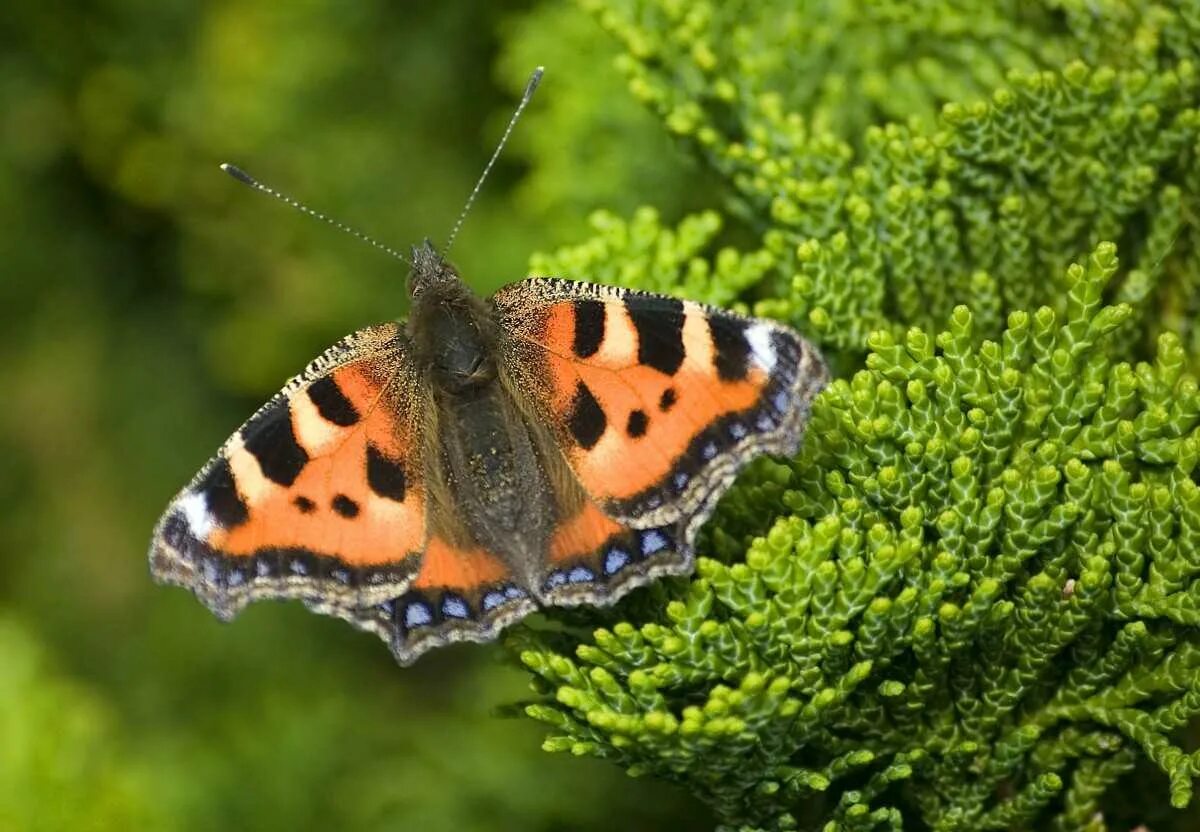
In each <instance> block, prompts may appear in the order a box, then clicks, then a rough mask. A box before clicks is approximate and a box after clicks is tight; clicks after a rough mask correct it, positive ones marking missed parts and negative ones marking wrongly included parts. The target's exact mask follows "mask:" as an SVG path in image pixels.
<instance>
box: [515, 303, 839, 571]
mask: <svg viewBox="0 0 1200 832" xmlns="http://www.w3.org/2000/svg"><path fill="white" fill-rule="evenodd" d="M493 303H494V305H495V308H496V310H497V314H498V317H499V319H500V321H501V325H502V331H503V332H504V342H503V344H502V350H503V352H504V363H505V367H506V370H507V372H508V373H509V374H510V376H511V377H512V379H513V386H514V387H515V388H516V389H517V390H519V391H520V393H521V394H522V395H524V396H525V397H527V399H528V400H529V401H530V403H531V406H532V409H533V410H534V411H535V412H536V413H538V414H540V416H541V418H542V419H544V420H545V421H546V422H547V423H548V424H550V425H552V426H553V428H554V430H555V432H556V435H557V437H558V441H559V445H560V447H561V449H562V452H563V454H564V456H565V458H566V461H567V463H568V465H569V466H570V468H571V470H572V472H573V473H574V475H575V477H576V478H577V479H578V481H579V484H580V485H581V486H582V488H583V490H584V491H585V492H586V493H587V494H588V496H589V497H590V498H591V499H592V500H593V501H594V502H595V503H596V504H597V506H598V508H599V509H600V510H601V511H602V513H603V514H604V515H605V516H607V517H609V518H612V519H614V520H617V521H620V522H621V523H623V524H625V525H628V526H629V527H631V528H633V529H668V528H670V527H672V526H673V525H678V526H679V527H680V528H679V531H678V533H677V538H678V545H679V547H680V549H681V550H685V551H686V550H687V549H688V548H689V547H690V544H691V541H692V539H693V538H694V535H695V532H696V530H697V529H698V528H699V526H700V525H701V524H702V523H703V521H704V520H705V519H707V517H708V516H709V514H711V512H712V510H713V508H714V506H715V504H716V501H717V499H718V498H719V497H720V495H721V494H722V493H723V492H724V490H725V489H726V488H727V487H728V486H729V484H730V483H731V482H732V480H733V478H734V477H735V476H736V473H737V471H738V470H739V469H740V468H741V467H742V466H743V465H744V464H745V463H747V462H748V461H749V460H750V459H751V458H753V457H754V456H756V455H758V454H761V453H775V454H791V453H794V452H795V451H796V449H797V447H798V446H799V443H800V440H801V437H802V435H803V430H804V425H805V423H806V421H807V419H808V411H809V407H810V405H811V402H812V399H813V397H814V396H815V395H816V394H817V393H818V392H819V391H820V389H821V388H822V387H823V386H824V384H825V383H826V381H827V379H828V371H827V369H826V367H825V364H824V362H823V361H822V359H821V357H820V354H819V353H818V352H817V350H816V349H815V348H814V347H813V346H812V345H811V344H809V343H808V342H807V341H805V340H804V339H803V338H801V337H800V336H799V335H797V334H796V333H795V332H793V331H792V330H790V329H788V328H787V327H784V326H781V325H779V324H775V323H773V322H770V321H764V320H758V319H753V318H746V317H743V316H740V315H736V314H734V313H731V312H727V311H724V310H721V309H716V308H714V307H709V306H705V305H702V304H698V303H693V302H689V301H682V300H678V299H676V298H670V297H664V296H659V295H652V294H647V293H641V292H634V291H628V290H624V289H619V288H614V287H609V286H600V285H593V284H586V283H575V282H571V281H566V280H557V279H531V280H527V281H524V282H521V283H517V284H513V285H511V286H508V287H506V288H504V289H502V290H501V291H500V292H498V293H497V294H496V296H495V297H494V298H493Z"/></svg>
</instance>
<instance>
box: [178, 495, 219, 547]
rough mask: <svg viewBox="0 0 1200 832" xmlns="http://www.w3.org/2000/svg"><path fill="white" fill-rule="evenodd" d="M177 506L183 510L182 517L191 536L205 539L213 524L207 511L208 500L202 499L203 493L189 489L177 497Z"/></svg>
mask: <svg viewBox="0 0 1200 832" xmlns="http://www.w3.org/2000/svg"><path fill="white" fill-rule="evenodd" d="M179 508H180V510H181V511H182V512H183V516H184V518H185V519H186V520H187V524H188V530H189V531H191V533H192V536H193V537H195V538H197V539H199V540H205V539H207V538H208V533H209V532H211V531H212V529H213V526H214V525H215V524H214V521H213V517H212V514H210V513H209V511H208V501H207V500H205V499H204V495H203V494H201V493H199V492H196V491H190V492H188V493H187V494H184V495H183V496H182V497H180V498H179Z"/></svg>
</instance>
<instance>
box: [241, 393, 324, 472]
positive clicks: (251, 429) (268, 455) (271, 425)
mask: <svg viewBox="0 0 1200 832" xmlns="http://www.w3.org/2000/svg"><path fill="white" fill-rule="evenodd" d="M242 442H243V443H244V444H245V446H246V450H247V451H249V452H250V453H251V454H252V455H253V456H254V458H255V459H256V460H258V467H259V468H261V469H262V472H263V476H265V477H266V478H267V479H269V480H271V481H272V482H276V483H278V484H280V485H291V484H292V483H294V482H295V481H296V477H298V476H300V472H301V471H302V470H303V469H304V466H305V465H307V464H308V454H307V453H306V452H305V450H304V448H302V447H300V443H299V442H297V441H296V434H295V432H294V431H293V430H292V415H291V412H290V411H289V410H288V407H287V405H286V404H283V403H277V404H273V405H271V406H269V407H268V408H267V409H266V410H264V411H262V412H261V413H259V414H257V415H255V416H254V417H253V418H252V419H251V420H250V422H249V423H248V424H247V425H246V427H245V428H244V429H243V430H242Z"/></svg>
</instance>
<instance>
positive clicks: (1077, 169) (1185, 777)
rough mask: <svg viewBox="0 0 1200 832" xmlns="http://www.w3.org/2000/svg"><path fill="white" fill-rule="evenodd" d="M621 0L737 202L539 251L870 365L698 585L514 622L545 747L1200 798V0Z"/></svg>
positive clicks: (751, 774) (725, 531) (866, 823)
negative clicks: (741, 238) (780, 327)
mask: <svg viewBox="0 0 1200 832" xmlns="http://www.w3.org/2000/svg"><path fill="white" fill-rule="evenodd" d="M584 5H585V6H587V7H588V8H589V9H591V10H592V11H594V12H595V14H596V17H597V19H598V20H599V21H600V23H601V24H602V25H603V26H604V27H605V28H606V29H607V30H609V31H610V32H611V33H612V34H613V35H614V36H615V37H616V38H617V41H618V42H619V44H620V45H621V48H622V50H623V55H622V57H621V59H620V61H621V65H622V67H623V68H624V70H625V71H626V72H627V74H628V77H629V82H630V89H631V90H632V92H633V94H634V95H635V96H636V97H637V98H638V99H640V100H641V101H643V102H644V103H645V104H646V105H647V106H648V107H649V108H650V109H651V110H652V112H654V113H656V114H657V115H658V116H659V117H660V118H661V121H662V124H663V126H664V129H665V130H667V131H669V132H670V133H671V134H673V135H675V136H676V137H678V138H679V139H680V140H681V142H682V143H683V145H684V146H685V147H686V148H688V149H689V150H690V151H692V152H694V153H695V154H696V155H697V156H698V157H699V158H701V159H703V160H704V161H705V162H706V163H707V164H708V165H710V166H711V167H712V168H713V170H714V171H716V172H717V174H718V175H719V176H720V177H721V178H722V179H723V180H724V181H725V182H726V184H727V188H728V194H729V200H728V202H727V203H726V204H723V205H721V206H717V207H716V208H715V209H714V210H712V211H707V212H703V213H700V214H696V215H694V216H690V217H687V218H684V219H683V220H682V221H681V222H680V223H679V224H678V225H676V226H674V227H669V226H665V225H664V224H663V223H662V222H661V221H660V219H659V217H658V215H657V214H656V213H655V212H654V211H653V210H652V209H643V210H642V211H639V212H638V213H636V214H635V215H634V216H633V217H631V218H630V219H628V220H624V219H621V218H619V217H617V216H615V215H612V214H598V215H597V216H596V217H595V218H594V228H595V235H594V237H593V238H592V239H590V240H587V241H585V242H583V243H580V244H579V245H575V246H570V247H566V248H563V249H561V250H559V251H557V252H554V253H552V254H546V255H539V256H538V257H535V258H534V261H533V262H532V263H531V271H532V272H534V273H539V274H546V273H555V274H561V275H565V276H571V277H580V278H588V279H594V280H598V281H603V282H616V283H623V284H625V285H629V286H635V287H638V288H644V289H652V290H655V291H668V292H673V293H675V294H678V295H681V296H686V297H691V298H694V299H698V300H704V301H709V302H716V303H720V304H725V305H730V306H738V307H740V308H745V309H749V310H751V311H753V312H755V313H756V314H760V315H767V316H771V317H775V318H778V319H780V320H784V321H787V322H789V323H791V324H793V325H795V326H797V327H798V328H799V329H801V330H803V331H805V332H806V334H808V335H809V336H810V337H812V338H813V339H815V340H816V341H818V342H819V343H821V344H822V346H823V347H824V348H825V349H826V351H827V352H828V353H829V355H830V357H831V359H832V360H833V363H834V365H835V367H837V369H838V375H839V378H838V379H837V380H836V381H835V382H833V383H832V384H831V385H830V387H829V388H828V389H827V390H826V391H825V393H823V394H822V395H821V396H820V397H819V399H818V400H817V402H816V404H815V406H814V408H813V415H812V421H811V423H810V426H809V430H808V434H807V437H806V440H805V446H804V448H803V449H802V451H801V452H800V454H799V455H798V456H797V457H796V458H794V459H790V460H775V461H766V460H764V461H762V462H760V463H759V464H757V465H755V466H753V468H752V469H751V471H750V472H749V473H747V475H745V476H743V477H742V479H741V480H740V481H739V483H738V485H737V486H736V487H735V489H734V490H733V491H732V492H731V493H730V494H729V496H728V497H727V498H726V499H725V500H724V502H723V503H722V506H721V508H720V510H719V511H718V512H717V514H716V515H715V516H714V518H713V519H712V520H711V521H710V522H709V524H708V527H707V529H706V532H705V534H704V535H703V536H702V540H701V555H702V557H701V559H700V561H699V566H698V569H697V574H696V576H695V577H694V578H693V579H692V580H690V581H678V582H675V583H672V584H670V585H667V586H664V587H660V588H657V589H655V590H653V591H650V592H645V593H642V594H641V595H640V596H639V597H634V598H631V599H629V601H628V602H626V603H624V604H622V605H620V606H619V607H618V608H617V609H616V610H613V611H606V612H599V613H592V614H590V617H586V616H585V617H583V618H581V617H580V615H579V614H573V615H572V616H570V617H564V618H563V623H564V624H566V625H567V626H566V627H564V628H559V629H558V630H555V631H553V632H549V631H547V632H540V633H539V632H537V631H533V630H530V629H523V630H520V631H518V632H517V633H515V634H514V635H513V636H512V637H511V638H510V640H509V643H510V644H511V645H512V646H513V647H514V649H516V650H517V651H519V656H520V659H521V661H522V662H523V663H524V664H525V665H526V666H527V667H528V668H529V669H530V671H532V673H533V676H534V683H535V684H534V686H535V690H536V691H537V697H536V700H535V701H534V702H532V703H530V704H528V705H527V707H526V711H527V713H528V714H529V715H530V716H532V717H534V718H535V719H538V720H540V721H542V722H544V723H545V724H547V725H548V726H549V728H550V731H551V733H550V736H549V737H548V738H547V740H546V743H545V747H546V748H547V749H548V750H552V751H569V752H571V753H573V754H576V755H590V756H596V757H601V758H604V759H608V760H611V761H613V762H615V763H617V764H619V765H621V766H623V767H625V768H626V769H627V770H628V771H629V772H630V773H631V774H647V775H654V776H657V777H660V778H663V779H666V780H670V781H674V782H676V783H679V784H681V785H683V786H684V787H685V788H687V789H688V790H690V791H691V792H692V793H694V794H695V795H697V796H698V797H700V798H701V799H703V800H705V801H706V802H708V803H709V804H710V805H711V806H712V807H713V809H714V811H715V813H716V815H717V817H718V818H719V820H720V822H721V823H723V824H725V825H726V827H727V828H728V829H764V830H765V829H770V830H784V829H794V828H824V829H828V830H835V829H840V830H859V829H863V830H865V829H939V830H956V829H1027V828H1038V829H1043V828H1044V829H1055V830H1060V829H1061V830H1068V829H1092V830H1097V831H1098V830H1104V829H1109V828H1116V827H1110V826H1109V825H1108V820H1107V817H1108V816H1107V815H1106V813H1111V811H1112V807H1113V806H1115V805H1116V803H1115V802H1114V801H1117V800H1118V798H1119V795H1117V794H1116V790H1114V788H1113V787H1114V784H1116V783H1117V782H1118V780H1119V779H1120V778H1125V779H1124V780H1121V782H1123V783H1125V785H1126V787H1128V786H1129V785H1130V783H1133V784H1134V794H1135V797H1136V799H1135V800H1134V801H1133V805H1134V811H1135V814H1136V812H1137V811H1139V810H1140V809H1142V810H1145V811H1146V812H1149V807H1151V806H1153V805H1155V804H1163V803H1168V802H1169V804H1170V805H1171V806H1172V807H1175V810H1172V811H1175V815H1174V817H1176V818H1177V819H1178V818H1183V817H1184V815H1183V814H1182V812H1181V811H1177V810H1185V809H1186V807H1188V806H1189V805H1190V804H1192V803H1194V802H1195V800H1194V786H1195V778H1196V774H1197V771H1198V767H1200V752H1197V750H1196V746H1195V741H1194V735H1192V737H1191V738H1190V739H1189V734H1188V732H1187V728H1188V726H1189V724H1190V723H1193V722H1194V720H1195V718H1196V716H1197V715H1200V583H1198V582H1197V580H1198V578H1200V487H1198V486H1197V479H1196V477H1197V473H1198V472H1197V465H1198V463H1200V429H1198V428H1200V387H1198V385H1197V381H1196V378H1195V376H1194V375H1193V372H1194V371H1195V369H1196V367H1197V363H1198V361H1197V360H1198V358H1200V330H1198V328H1197V327H1196V323H1195V322H1196V313H1197V307H1198V306H1200V164H1198V162H1197V152H1198V151H1200V112H1198V110H1197V107H1198V106H1200V78H1198V77H1197V65H1196V63H1195V61H1196V59H1197V56H1198V54H1200V3H1197V2H1189V1H1188V0H1180V2H1159V3H1135V2H1117V0H1110V2H1082V0H1080V2H1074V0H1044V2H1042V3H1032V4H1030V3H1015V2H1013V3H1003V2H1001V3H982V2H967V0H924V1H923V2H914V3H890V2H885V3H879V2H865V0H864V1H863V2H849V3H844V4H842V3H838V4H824V3H794V2H786V3H785V2H778V1H777V0H770V1H769V2H755V3H749V2H745V3H738V2H735V3H717V2H689V3H682V2H677V0H584ZM731 226H737V227H739V228H749V229H750V230H751V231H752V233H753V238H754V239H756V240H757V241H758V242H757V244H756V245H754V246H750V247H744V248H742V249H735V248H731V247H726V248H722V249H719V250H716V249H715V242H716V241H717V240H718V239H719V237H720V234H721V233H722V231H723V229H725V228H729V227H731ZM1118 252H1120V262H1119V261H1118ZM580 622H586V623H589V624H590V625H591V627H579V626H576V625H578V624H579V623H580ZM597 622H602V623H603V626H601V627H599V628H598V629H593V628H594V627H595V624H596V623H597ZM1155 771H1157V772H1159V773H1160V774H1158V775H1157V778H1158V779H1155V775H1154V772H1155ZM1136 777H1141V778H1143V779H1132V780H1131V779H1130V778H1136ZM1122 791H1126V792H1128V791H1129V789H1128V788H1126V789H1123V790H1122ZM1156 791H1157V794H1156V793H1155V792H1156ZM1124 805H1125V806H1126V807H1128V805H1129V802H1128V799H1126V802H1125V804H1124ZM1139 807H1140V809H1139ZM1156 816H1157V815H1156ZM1156 828H1157V827H1156ZM1180 828H1185V827H1183V826H1181V827H1180Z"/></svg>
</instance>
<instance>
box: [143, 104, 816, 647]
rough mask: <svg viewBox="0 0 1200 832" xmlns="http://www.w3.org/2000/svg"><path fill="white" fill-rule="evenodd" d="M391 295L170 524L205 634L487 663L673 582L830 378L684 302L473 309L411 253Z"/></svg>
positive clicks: (171, 565)
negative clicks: (574, 616)
mask: <svg viewBox="0 0 1200 832" xmlns="http://www.w3.org/2000/svg"><path fill="white" fill-rule="evenodd" d="M527 96H528V93H527ZM518 113H519V110H518ZM514 120H515V116H514ZM510 126H511V125H510ZM497 152H498V151H497ZM493 158H494V157H493ZM233 172H234V173H235V175H239V174H240V171H236V169H235V170H234V171H233ZM240 177H241V178H244V179H247V180H248V181H251V183H252V184H253V180H249V177H245V175H244V174H240ZM408 287H409V292H410V294H411V298H412V305H411V311H410V314H409V317H408V321H407V323H395V322H393V323H385V324H380V325H378V326H372V327H368V328H366V329H363V330H360V331H358V332H355V333H353V334H352V335H349V336H347V337H346V338H343V339H342V340H341V341H339V342H338V343H336V344H335V345H333V346H332V347H331V348H329V349H328V350H327V351H326V352H325V353H324V354H323V355H321V356H320V357H319V358H317V359H316V360H315V361H313V362H312V363H311V364H309V365H308V367H307V368H305V370H304V371H303V372H302V373H301V374H300V375H298V376H296V377H295V378H293V379H292V380H291V381H289V382H288V383H287V384H286V385H285V386H284V388H283V389H282V390H281V391H280V392H279V393H278V394H276V395H275V397H274V398H272V399H271V400H270V401H268V402H267V403H266V404H265V405H264V406H263V407H262V408H260V409H259V410H258V412H257V413H255V414H254V415H253V416H252V417H250V419H249V421H247V422H246V423H245V424H244V425H242V427H241V428H240V429H239V430H238V431H237V432H236V433H234V435H233V436H232V437H231V438H230V439H229V440H228V441H227V442H226V443H225V444H224V445H223V446H222V447H221V449H220V450H219V451H218V452H217V455H216V456H215V457H214V458H213V459H211V460H210V461H209V462H208V463H207V464H206V465H205V466H204V467H203V468H202V469H201V470H200V473H199V474H197V476H196V477H195V479H193V480H192V482H191V483H190V484H189V485H188V486H187V487H186V488H184V489H183V491H182V492H180V494H179V495H178V496H177V497H176V498H175V499H174V500H173V501H172V502H171V504H170V505H169V506H168V507H167V510H166V512H165V513H164V515H163V517H162V519H161V520H160V521H159V523H158V526H157V528H156V529H155V532H154V540H153V543H152V544H151V548H150V565H151V571H152V572H153V574H154V576H155V577H156V578H157V579H159V580H161V581H165V582H167V583H172V584H178V585H181V586H185V587H188V588H190V589H191V590H192V591H193V592H195V594H196V595H197V597H199V598H200V600H201V601H203V602H204V603H205V604H206V605H207V606H208V607H209V608H210V609H211V610H212V611H213V612H214V613H216V614H217V615H218V616H219V617H221V618H223V619H229V618H231V617H232V616H233V615H235V614H236V613H237V612H238V611H239V610H240V609H242V607H244V606H245V605H246V604H247V603H249V602H250V601H254V600H257V599H260V598H298V599H300V600H302V601H303V602H304V603H305V604H306V605H307V606H308V607H309V608H310V609H313V610H315V611H317V612H320V613H324V614H328V615H335V616H337V617H339V618H342V619H345V620H346V621H349V622H350V623H352V624H354V625H355V626H357V627H360V628H362V629H364V630H369V631H370V632H373V633H375V634H377V635H378V636H380V637H381V638H383V639H384V640H385V641H387V642H388V644H389V645H390V647H391V650H392V653H393V654H394V655H395V657H396V659H397V660H398V661H399V662H400V663H401V664H409V663H410V662H412V661H413V660H415V659H416V658H417V657H418V656H420V655H421V654H422V653H424V652H425V651H426V650H429V649H430V648H432V647H436V646H438V645H441V644H446V643H448V642H454V641H487V640H490V639H493V638H495V636H496V634H497V633H498V632H499V630H500V629H501V628H503V627H505V626H507V625H509V624H511V623H513V622H514V621H517V620H518V619H520V618H522V617H524V616H526V615H528V614H529V613H530V612H533V611H534V610H536V609H537V608H538V607H539V606H559V605H575V604H610V603H612V602H614V601H616V600H617V599H618V598H620V597H621V596H623V595H624V594H625V593H627V592H629V591H630V590H631V589H633V588H635V587H638V586H642V585H643V584H646V583H648V582H650V581H653V580H654V579H656V578H658V577H660V576H663V575H684V574H688V573H690V572H691V571H692V568H693V544H694V541H695V538H696V533H697V531H698V529H699V528H700V526H701V525H702V524H703V523H704V521H705V520H706V519H707V518H708V516H709V515H710V514H711V513H712V511H713V508H714V506H715V504H716V502H717V500H718V499H719V498H720V497H721V495H722V493H723V492H724V491H725V490H726V489H727V488H728V486H729V485H730V484H731V483H732V481H733V479H734V477H735V475H736V473H737V471H738V470H739V469H740V468H741V467H742V466H744V465H745V464H746V463H747V462H748V461H749V460H750V459H752V458H753V457H755V456H756V455H758V454H762V453H773V454H792V453H794V452H795V451H796V449H797V448H798V446H799V443H800V440H801V436H802V434H803V431H804V426H805V423H806V421H807V419H808V412H809V406H810V403H811V402H812V399H813V397H814V396H815V395H816V394H817V392H819V390H820V389H821V388H822V387H823V386H824V384H825V382H826V379H827V371H826V368H825V365H824V362H823V361H822V358H821V356H820V354H819V353H818V351H817V350H816V349H815V348H814V347H813V346H812V345H811V344H810V343H808V342H807V341H805V340H804V339H803V338H801V337H800V336H799V335H797V334H796V333H795V332H793V331H792V330H791V329H788V328H787V327H784V326H781V325H779V324H776V323H773V322H770V321H765V320H756V319H753V318H745V317H742V316H740V315H736V314H733V313H730V312H726V311H723V310H721V309H716V308H713V307H710V306H704V305H701V304H699V303H692V302H689V301H684V300H678V299H676V298H672V297H665V296H659V295H653V294H647V293H643V292H635V291H629V290H624V289H618V288H613V287H609V286H599V285H593V284H587V283H576V282H572V281H568V280H559V279H552V278H534V279H529V280H524V281H522V282H519V283H514V284H512V285H509V286H507V287H505V288H503V289H501V290H500V291H499V292H497V293H496V294H495V295H493V296H492V297H491V298H490V299H486V300H485V299H483V298H480V297H478V296H476V295H474V294H473V293H472V292H471V290H470V289H469V288H468V287H467V285H466V284H465V283H463V281H462V280H461V279H460V278H459V275H458V273H457V272H456V271H455V269H454V268H453V267H452V266H451V265H450V264H449V263H447V262H446V260H445V259H444V258H443V256H442V255H441V254H439V253H438V252H437V251H436V250H435V249H434V247H433V246H432V245H430V243H429V242H428V241H426V242H425V244H424V245H422V246H420V247H417V248H414V249H413V254H412V269H411V272H410V275H409V282H408Z"/></svg>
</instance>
